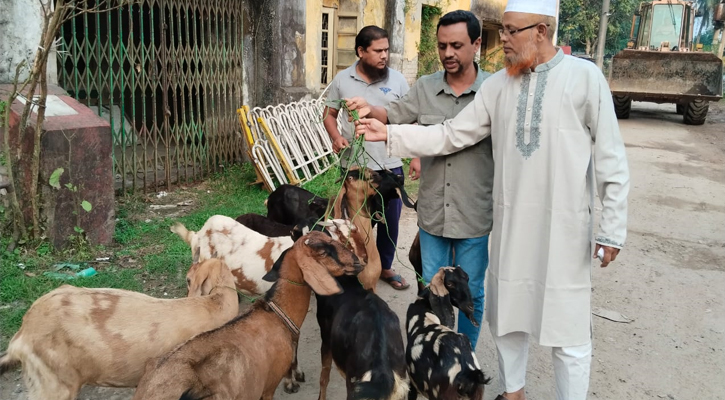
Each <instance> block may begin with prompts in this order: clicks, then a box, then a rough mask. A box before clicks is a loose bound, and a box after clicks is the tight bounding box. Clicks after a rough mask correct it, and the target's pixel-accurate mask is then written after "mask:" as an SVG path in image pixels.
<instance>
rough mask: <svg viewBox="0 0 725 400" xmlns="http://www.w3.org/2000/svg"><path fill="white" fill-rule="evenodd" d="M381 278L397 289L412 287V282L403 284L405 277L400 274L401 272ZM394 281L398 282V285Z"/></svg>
mask: <svg viewBox="0 0 725 400" xmlns="http://www.w3.org/2000/svg"><path fill="white" fill-rule="evenodd" d="M380 279H382V280H383V281H385V282H387V283H388V284H389V285H390V286H392V288H393V289H395V290H405V289H407V288H409V287H410V283H408V282H406V283H405V284H403V277H402V276H400V274H395V275H393V276H381V277H380ZM393 282H397V283H398V285H396V284H395V283H393Z"/></svg>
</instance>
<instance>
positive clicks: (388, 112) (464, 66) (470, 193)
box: [348, 10, 493, 348]
mask: <svg viewBox="0 0 725 400" xmlns="http://www.w3.org/2000/svg"><path fill="white" fill-rule="evenodd" d="M437 38H438V55H439V56H440V59H441V62H442V63H443V67H444V68H445V71H439V72H436V73H434V74H431V75H426V76H423V77H421V78H420V79H418V81H417V82H416V83H415V85H413V88H412V89H411V90H410V91H409V92H408V94H406V95H405V96H404V97H403V98H402V99H400V100H399V101H393V102H391V103H390V104H388V105H387V106H385V107H380V106H378V105H377V104H372V103H369V102H366V101H365V100H367V99H361V98H353V99H350V100H349V101H348V106H349V107H350V109H359V112H360V117H363V116H365V115H368V116H369V117H372V118H375V119H378V120H380V121H383V122H390V123H392V124H408V123H413V122H417V123H418V124H420V125H435V124H440V123H442V122H443V121H445V120H447V119H452V118H453V117H455V116H456V115H458V113H459V112H460V111H461V110H463V108H465V107H466V106H467V105H468V104H469V103H470V102H471V101H473V98H474V97H475V96H476V92H477V91H478V89H479V87H480V86H481V83H482V82H483V80H484V79H486V78H488V77H489V76H490V75H491V74H489V73H487V72H483V71H481V70H480V69H479V68H478V65H476V63H475V61H474V59H475V56H476V52H477V51H478V49H479V48H480V45H481V26H480V24H479V22H478V19H477V18H476V16H475V15H474V14H473V13H471V12H470V11H463V10H458V11H453V12H450V13H448V14H446V15H444V16H443V17H441V19H440V20H439V22H438V30H437ZM380 143H382V142H380ZM416 164H417V165H418V166H417V167H416ZM410 167H411V168H410V169H411V174H416V175H415V176H412V178H413V179H416V178H417V175H418V174H419V176H420V180H421V182H420V190H419V191H418V226H419V228H420V231H419V234H420V250H421V256H422V262H423V279H424V280H425V281H426V282H430V280H431V278H432V277H433V275H434V274H435V273H436V272H437V271H438V269H439V268H440V267H443V266H447V265H452V262H453V258H454V257H453V253H454V251H455V264H456V265H460V266H461V267H462V268H463V269H464V270H465V271H466V272H467V273H468V277H469V281H468V285H469V288H470V289H471V294H472V295H473V303H474V308H475V310H474V316H475V317H476V319H478V322H481V321H482V318H483V308H484V305H483V303H484V301H483V300H484V286H483V281H484V277H485V275H486V269H487V268H488V234H489V233H490V232H491V228H492V224H493V200H492V197H491V191H492V189H493V155H492V151H491V138H490V137H489V138H487V139H485V140H482V141H481V142H479V143H478V144H476V145H475V146H472V147H469V148H468V149H465V150H462V151H459V152H457V153H454V154H451V155H448V156H439V157H426V158H423V159H421V160H420V161H417V159H416V160H414V161H413V162H411V163H410ZM458 332H460V333H464V334H465V335H466V336H468V338H469V339H470V341H471V345H472V346H473V347H474V348H475V347H476V343H477V340H478V334H479V332H480V328H478V327H475V326H473V325H472V324H471V322H470V321H469V320H468V319H467V318H466V317H465V316H464V314H463V313H459V317H458Z"/></svg>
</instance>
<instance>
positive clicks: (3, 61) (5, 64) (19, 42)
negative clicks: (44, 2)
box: [0, 0, 43, 83]
mask: <svg viewBox="0 0 725 400" xmlns="http://www.w3.org/2000/svg"><path fill="white" fill-rule="evenodd" d="M0 10H2V12H0V38H1V39H0V83H11V82H12V81H13V79H14V78H15V69H16V67H17V65H18V64H20V62H21V61H23V60H26V61H27V64H28V66H30V64H32V62H33V59H34V58H35V50H36V49H37V48H38V43H40V35H41V33H42V24H43V17H42V14H41V9H40V3H39V2H38V1H37V0H0ZM27 77H28V68H26V69H25V70H24V72H23V73H22V74H21V75H20V80H21V82H22V81H24V80H25V79H27Z"/></svg>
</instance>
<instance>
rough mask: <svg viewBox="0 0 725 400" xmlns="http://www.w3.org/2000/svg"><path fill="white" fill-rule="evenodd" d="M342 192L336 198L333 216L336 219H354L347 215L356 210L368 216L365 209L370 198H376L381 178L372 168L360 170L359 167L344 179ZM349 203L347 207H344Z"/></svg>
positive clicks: (353, 169)
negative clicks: (349, 211)
mask: <svg viewBox="0 0 725 400" xmlns="http://www.w3.org/2000/svg"><path fill="white" fill-rule="evenodd" d="M342 178H344V179H345V182H343V184H342V187H341V188H340V191H339V192H338V193H337V196H335V197H334V201H335V203H334V204H333V205H332V207H333V213H334V214H333V215H334V216H336V217H343V218H352V217H353V216H352V215H346V214H347V210H348V209H351V210H355V211H356V212H357V211H359V212H362V213H363V215H365V216H369V215H366V214H367V210H366V209H365V208H364V205H365V202H366V201H367V199H368V198H371V197H373V196H376V195H377V193H378V186H379V185H380V176H379V175H378V173H377V172H375V171H373V170H371V169H370V168H365V169H360V168H359V167H352V168H350V169H349V170H348V171H347V173H346V174H345V176H344V177H342ZM342 178H341V179H342ZM345 203H347V205H344V204H345Z"/></svg>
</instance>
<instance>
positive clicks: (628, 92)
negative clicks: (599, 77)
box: [609, 50, 723, 104]
mask: <svg viewBox="0 0 725 400" xmlns="http://www.w3.org/2000/svg"><path fill="white" fill-rule="evenodd" d="M609 87H610V89H611V91H612V94H613V95H615V96H628V97H629V98H631V99H632V100H636V101H649V102H654V103H678V104H684V103H687V102H690V101H694V100H709V101H718V100H719V99H721V98H722V96H723V62H722V60H720V59H719V58H718V57H717V56H716V55H715V54H712V53H701V52H680V51H644V50H623V51H621V52H619V53H618V54H617V55H615V56H614V57H612V66H611V68H610V72H609Z"/></svg>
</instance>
